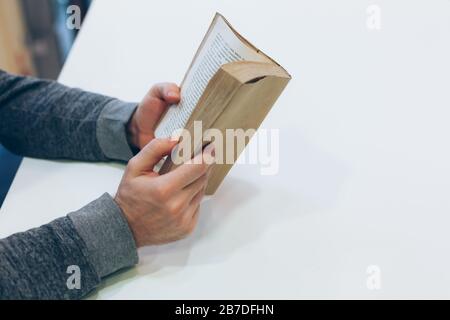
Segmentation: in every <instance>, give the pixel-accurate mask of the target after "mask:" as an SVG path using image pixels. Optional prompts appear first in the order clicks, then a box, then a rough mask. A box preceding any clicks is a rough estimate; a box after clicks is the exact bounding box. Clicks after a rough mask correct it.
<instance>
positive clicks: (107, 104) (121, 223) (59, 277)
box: [0, 71, 138, 299]
mask: <svg viewBox="0 0 450 320" xmlns="http://www.w3.org/2000/svg"><path fill="white" fill-rule="evenodd" d="M135 108H136V104H129V103H125V102H122V101H120V100H117V99H113V98H110V97H105V96H102V95H97V94H93V93H88V92H84V91H81V90H78V89H70V88H67V87H65V86H63V85H61V84H58V83H56V82H52V81H43V80H37V79H32V78H24V77H18V76H13V75H10V74H7V73H5V72H2V71H0V143H2V144H3V145H4V146H5V147H7V148H8V149H10V150H12V151H13V152H15V153H18V154H21V155H25V156H31V157H39V158H50V159H77V160H84V161H106V160H122V161H127V160H129V159H130V158H131V156H132V155H133V152H132V150H131V148H130V146H129V144H128V142H127V136H126V129H125V128H126V124H127V123H128V121H129V119H130V118H131V116H132V114H133V112H134V110H135ZM23 214H24V215H25V214H27V213H25V212H24V213H23ZM24 218H26V217H24ZM137 261H138V256H137V252H136V246H135V242H134V239H133V235H132V233H131V231H130V229H129V227H128V224H127V222H126V220H125V218H124V216H123V214H122V212H121V210H120V208H119V207H118V206H117V205H116V203H115V202H114V200H113V199H112V198H111V196H109V195H108V194H105V195H103V196H102V197H100V198H99V199H97V200H95V201H93V202H92V203H90V204H88V205H87V206H85V207H84V208H82V209H80V210H78V211H77V212H73V213H70V214H69V215H68V216H66V217H63V218H60V219H58V220H55V221H53V222H50V223H49V224H47V225H44V226H41V227H39V228H36V229H33V230H29V231H26V232H23V233H18V234H15V235H12V236H10V237H8V238H6V239H3V240H0V299H23V298H24V299H78V298H81V297H83V296H85V295H86V294H87V293H89V292H91V291H92V290H93V289H95V288H96V287H97V286H98V285H99V284H100V281H101V279H102V278H103V277H105V276H107V275H109V274H111V273H113V272H115V271H117V270H120V269H122V268H125V267H130V266H132V265H134V264H136V263H137Z"/></svg>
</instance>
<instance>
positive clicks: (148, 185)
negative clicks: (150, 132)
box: [115, 139, 215, 247]
mask: <svg viewBox="0 0 450 320" xmlns="http://www.w3.org/2000/svg"><path fill="white" fill-rule="evenodd" d="M176 144H177V142H176V141H171V140H166V139H154V140H152V141H151V142H150V143H149V144H148V145H146V146H145V147H144V148H143V149H142V151H141V152H140V153H139V154H137V155H136V156H135V157H134V158H133V159H131V160H130V162H129V163H128V166H127V169H126V171H125V174H124V176H123V179H122V182H121V183H120V186H119V190H118V191H117V195H116V197H115V201H116V202H117V204H118V205H119V207H120V208H121V209H122V211H123V213H124V215H125V217H126V219H127V221H128V224H129V226H130V228H131V230H132V232H133V235H134V238H135V241H136V245H137V246H138V247H143V246H147V245H156V244H165V243H169V242H173V241H177V240H180V239H182V238H184V237H186V236H187V235H189V234H190V233H191V232H192V231H193V230H194V228H195V226H196V224H197V219H198V211H199V207H200V202H201V200H202V198H203V196H204V194H205V190H206V186H207V182H208V178H209V175H210V173H211V169H212V166H211V164H212V163H213V162H214V161H213V159H214V156H215V153H214V152H215V151H214V146H213V145H212V144H211V145H209V146H208V147H207V148H205V150H204V151H203V153H201V154H199V155H198V156H197V157H195V158H194V159H192V160H191V161H189V162H188V163H185V164H183V165H182V166H179V167H178V168H176V169H175V170H173V171H171V172H169V173H167V174H164V175H159V174H158V173H156V172H154V171H153V168H154V166H155V165H156V164H157V163H158V162H159V161H160V160H161V159H162V158H163V157H164V156H166V155H168V154H170V152H171V151H172V149H173V148H174V147H175V145H176Z"/></svg>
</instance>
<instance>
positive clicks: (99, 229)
mask: <svg viewBox="0 0 450 320" xmlns="http://www.w3.org/2000/svg"><path fill="white" fill-rule="evenodd" d="M137 259H138V258H137V253H136V247H135V243H134V239H133V236H132V233H131V231H130V230H129V227H128V225H127V223H126V220H125V219H124V218H123V216H122V214H121V212H120V209H119V208H118V207H117V205H116V204H115V203H114V201H113V200H112V198H111V197H110V196H108V195H104V196H102V197H101V198H99V199H97V200H95V201H93V202H92V203H90V204H89V205H87V206H86V207H84V208H82V209H81V210H79V211H77V212H74V213H71V214H69V216H68V217H65V218H61V219H58V220H55V221H53V222H51V223H49V224H47V225H44V226H42V227H40V228H37V229H32V230H29V231H27V232H24V233H18V234H15V235H13V236H10V237H8V238H6V239H4V240H0V299H79V298H82V297H84V296H85V295H86V294H88V293H89V292H91V291H92V290H93V289H95V288H96V287H97V286H98V285H99V283H100V281H101V279H102V278H103V277H105V276H107V275H109V274H111V273H113V272H115V271H117V270H120V269H122V268H125V267H129V266H132V265H134V264H136V263H137ZM70 267H71V268H74V267H75V268H76V270H79V271H80V282H79V284H80V286H79V288H77V287H74V286H72V285H71V284H74V283H75V284H76V281H75V282H74V283H72V281H71V280H72V279H71V278H70V277H71V276H72V275H73V276H76V275H75V274H71V273H70V271H71V270H75V269H71V268H70ZM68 271H69V273H67V272H68ZM72 272H73V271H72ZM68 283H69V285H68Z"/></svg>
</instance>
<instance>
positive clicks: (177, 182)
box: [163, 146, 215, 189]
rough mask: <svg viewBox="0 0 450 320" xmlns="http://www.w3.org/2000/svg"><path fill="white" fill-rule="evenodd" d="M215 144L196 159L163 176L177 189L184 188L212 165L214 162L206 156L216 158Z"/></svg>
mask: <svg viewBox="0 0 450 320" xmlns="http://www.w3.org/2000/svg"><path fill="white" fill-rule="evenodd" d="M214 152H215V150H214V146H212V147H209V148H206V149H205V150H204V151H203V153H200V154H199V155H197V156H196V157H195V158H194V159H192V160H190V161H188V162H186V163H185V164H183V165H181V166H179V167H178V168H176V169H175V170H173V171H171V172H169V173H167V174H165V175H164V176H163V177H165V179H167V180H168V181H170V183H172V184H173V186H174V188H176V189H183V188H185V187H186V186H188V185H190V184H191V183H193V182H194V181H196V180H197V179H199V178H200V177H201V176H203V175H204V174H205V173H207V171H208V170H209V169H210V167H211V166H212V163H209V161H208V162H206V161H204V160H203V159H204V158H208V159H214Z"/></svg>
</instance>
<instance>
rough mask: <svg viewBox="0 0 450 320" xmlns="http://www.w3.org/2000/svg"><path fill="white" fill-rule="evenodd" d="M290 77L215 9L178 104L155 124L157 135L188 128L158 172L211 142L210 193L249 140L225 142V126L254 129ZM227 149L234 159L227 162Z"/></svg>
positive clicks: (179, 162)
mask: <svg viewBox="0 0 450 320" xmlns="http://www.w3.org/2000/svg"><path fill="white" fill-rule="evenodd" d="M290 79H291V77H290V75H289V74H288V73H287V72H286V70H284V69H283V68H282V67H281V66H280V65H279V64H278V63H276V62H275V61H274V60H272V59H271V58H270V57H268V56H267V55H266V54H264V53H263V52H261V51H260V50H258V49H257V48H256V47H254V46H253V45H252V44H251V43H250V42H248V41H247V40H245V39H244V38H243V37H242V36H241V35H240V34H238V33H237V32H236V31H235V30H234V29H233V27H231V25H230V24H229V23H228V22H227V21H226V20H225V18H224V17H223V16H222V15H220V14H218V13H216V16H215V17H214V20H213V22H212V24H211V26H210V28H209V30H208V32H207V34H206V36H205V38H204V39H203V42H202V43H201V45H200V48H199V49H198V51H197V54H196V55H195V57H194V60H193V61H192V63H191V66H190V68H189V70H188V72H187V74H186V75H185V78H184V80H183V82H182V84H181V101H180V103H179V104H178V105H176V106H171V107H170V108H169V109H168V110H167V112H166V113H165V115H164V116H163V117H162V119H161V121H160V122H159V124H158V127H157V129H156V137H157V138H168V137H171V136H173V135H174V133H176V132H180V129H184V130H183V132H187V133H189V134H188V135H187V137H186V136H185V135H183V134H182V135H181V136H182V140H181V141H182V142H181V143H180V146H179V148H180V149H183V150H178V152H173V153H172V156H171V157H168V158H167V159H166V160H165V162H164V163H163V164H162V166H161V168H160V169H159V172H160V173H161V174H163V173H166V172H169V171H171V170H173V169H174V168H175V167H176V166H177V165H180V164H181V163H182V160H181V158H185V159H187V158H191V157H192V156H193V155H194V154H195V153H196V152H198V151H199V150H201V149H202V148H203V147H204V146H205V145H207V144H209V143H210V142H214V144H215V147H216V158H217V159H218V160H219V161H217V164H215V165H214V168H213V172H212V175H211V178H210V182H209V185H208V188H207V190H206V193H207V194H208V195H211V194H214V193H215V191H216V190H217V188H218V187H219V185H220V184H221V182H222V181H223V179H224V178H225V176H226V174H227V173H228V171H229V170H230V169H231V167H232V166H233V164H234V162H235V161H236V160H237V158H238V156H239V154H240V153H241V152H242V151H243V149H244V148H245V146H246V145H247V143H248V142H249V141H248V140H249V139H246V141H245V143H244V145H243V146H240V147H239V143H238V141H225V137H226V136H227V134H226V131H227V130H231V129H234V130H238V129H240V130H241V132H242V130H244V131H247V130H249V129H254V130H256V129H258V127H259V126H260V124H261V122H262V121H263V120H264V118H265V117H266V115H267V113H268V112H269V110H270V109H271V107H272V106H273V105H274V103H275V101H276V100H277V99H278V97H279V96H280V95H281V93H282V91H283V90H284V88H285V87H286V85H287V84H288V82H289V80H290ZM199 126H201V128H200V129H201V130H200V131H199V128H198V127H199ZM211 129H215V131H216V132H217V131H219V133H220V132H221V133H223V134H222V137H223V139H224V141H218V140H220V139H221V137H220V135H218V134H209V135H208V134H207V133H208V130H211ZM198 132H201V134H200V136H199V134H198ZM233 139H234V140H239V137H234V138H233ZM230 145H231V149H230V148H229V146H230ZM227 146H228V147H227ZM227 153H228V154H227ZM230 153H233V155H232V156H231V158H232V159H233V161H225V160H224V159H230ZM177 158H178V159H177ZM219 158H220V159H219Z"/></svg>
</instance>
